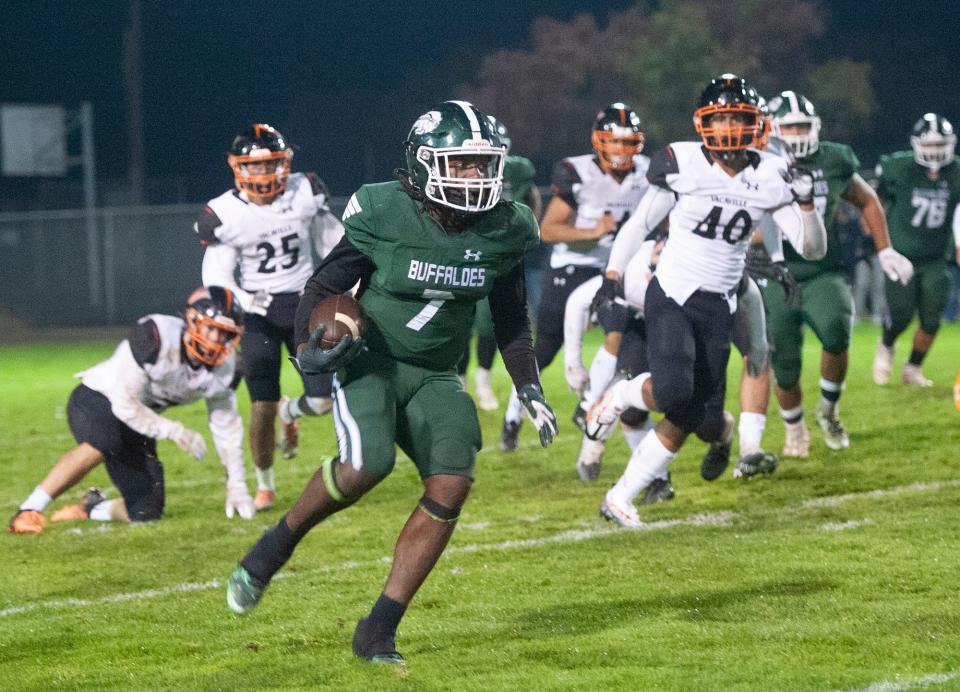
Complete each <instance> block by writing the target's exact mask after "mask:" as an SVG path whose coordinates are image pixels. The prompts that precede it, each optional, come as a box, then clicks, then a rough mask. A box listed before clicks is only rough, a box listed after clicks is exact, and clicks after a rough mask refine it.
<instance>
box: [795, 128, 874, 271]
mask: <svg viewBox="0 0 960 692" xmlns="http://www.w3.org/2000/svg"><path fill="white" fill-rule="evenodd" d="M797 165H799V166H802V167H804V168H806V169H807V170H809V171H810V173H811V174H812V175H813V204H814V206H815V207H816V209H817V213H818V214H820V218H822V219H823V226H824V228H826V229H827V254H826V255H825V256H824V257H823V259H819V260H816V261H811V260H805V259H803V257H801V256H800V253H798V252H797V251H796V250H794V248H793V247H791V246H790V243H789V242H787V241H786V240H785V241H784V255H785V257H786V259H787V265H788V266H789V267H790V271H791V272H792V273H793V275H794V276H795V277H796V278H797V279H798V280H800V281H805V280H808V279H812V278H813V277H815V276H818V275H820V274H823V273H824V272H834V271H838V270H841V269H842V268H843V262H842V259H841V255H840V231H839V229H838V228H837V226H836V224H835V223H834V220H835V219H836V216H837V205H838V204H839V203H840V196H841V195H842V194H843V193H844V192H846V190H847V188H848V187H849V186H850V180H851V179H852V178H853V176H854V174H855V173H856V172H857V170H858V169H859V168H860V161H859V160H858V159H857V155H856V154H854V153H853V150H852V149H851V148H850V147H848V146H847V145H846V144H836V143H835V142H820V146H819V148H818V149H817V151H816V152H814V153H813V155H812V156H807V157H806V158H802V159H797Z"/></svg>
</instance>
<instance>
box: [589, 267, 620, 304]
mask: <svg viewBox="0 0 960 692" xmlns="http://www.w3.org/2000/svg"><path fill="white" fill-rule="evenodd" d="M617 298H620V299H621V300H622V299H623V284H621V283H620V282H619V281H617V280H616V279H610V278H608V277H606V276H605V277H603V283H602V284H600V288H598V289H597V293H596V295H595V296H593V300H592V301H590V312H599V311H600V309H601V306H605V305H609V304H610V303H613V302H614V301H615V300H616V299H617Z"/></svg>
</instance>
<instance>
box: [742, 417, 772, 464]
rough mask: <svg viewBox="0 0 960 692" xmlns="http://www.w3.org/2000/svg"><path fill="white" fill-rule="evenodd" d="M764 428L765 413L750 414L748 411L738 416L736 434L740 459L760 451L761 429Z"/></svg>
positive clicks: (765, 422)
mask: <svg viewBox="0 0 960 692" xmlns="http://www.w3.org/2000/svg"><path fill="white" fill-rule="evenodd" d="M766 426H767V415H766V414H765V413H750V412H749V411H744V412H743V413H741V414H740V425H739V426H738V432H739V434H740V456H741V457H745V456H747V455H748V454H755V453H757V452H759V451H760V450H761V449H762V447H761V441H762V440H763V429H764V428H765V427H766Z"/></svg>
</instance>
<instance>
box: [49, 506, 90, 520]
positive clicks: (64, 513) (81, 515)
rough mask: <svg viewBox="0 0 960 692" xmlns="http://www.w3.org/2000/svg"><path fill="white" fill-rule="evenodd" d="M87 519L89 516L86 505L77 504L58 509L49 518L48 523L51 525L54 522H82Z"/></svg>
mask: <svg viewBox="0 0 960 692" xmlns="http://www.w3.org/2000/svg"><path fill="white" fill-rule="evenodd" d="M89 518H90V515H89V514H88V513H87V507H86V505H84V504H83V503H80V502H78V503H77V504H75V505H67V506H66V507H61V508H60V509H58V510H57V511H56V512H54V513H53V514H52V515H51V516H50V521H51V523H52V522H56V521H83V520H84V519H89Z"/></svg>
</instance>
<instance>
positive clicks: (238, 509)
mask: <svg viewBox="0 0 960 692" xmlns="http://www.w3.org/2000/svg"><path fill="white" fill-rule="evenodd" d="M226 512H227V519H233V515H234V514H239V515H240V518H241V519H253V515H254V514H256V513H257V510H256V508H255V507H254V506H253V498H252V497H250V491H248V490H247V486H246V484H245V483H238V484H233V483H230V482H227V504H226Z"/></svg>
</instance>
